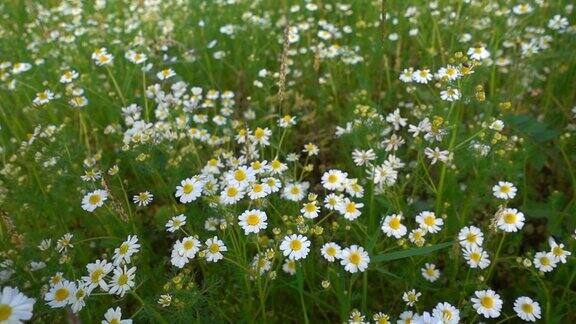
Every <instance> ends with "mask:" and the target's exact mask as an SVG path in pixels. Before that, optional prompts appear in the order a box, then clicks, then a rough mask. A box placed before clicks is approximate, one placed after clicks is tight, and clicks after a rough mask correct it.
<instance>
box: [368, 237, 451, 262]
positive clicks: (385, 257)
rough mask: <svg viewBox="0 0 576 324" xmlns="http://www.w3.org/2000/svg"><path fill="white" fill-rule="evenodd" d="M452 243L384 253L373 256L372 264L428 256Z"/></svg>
mask: <svg viewBox="0 0 576 324" xmlns="http://www.w3.org/2000/svg"><path fill="white" fill-rule="evenodd" d="M453 243H454V242H452V241H450V242H445V243H440V244H436V245H432V246H426V247H423V248H413V249H408V250H402V251H395V252H390V253H384V254H380V255H377V256H375V257H374V262H384V261H392V260H399V259H405V258H409V257H413V256H416V255H422V254H428V253H432V252H435V251H438V250H441V249H444V248H446V247H449V246H451V245H452V244H453Z"/></svg>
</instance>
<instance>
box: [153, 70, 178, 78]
mask: <svg viewBox="0 0 576 324" xmlns="http://www.w3.org/2000/svg"><path fill="white" fill-rule="evenodd" d="M175 75H176V72H174V70H172V69H170V68H168V69H164V70H162V71H160V72H158V73H156V77H157V78H158V80H161V81H164V80H168V79H169V78H171V77H173V76H175Z"/></svg>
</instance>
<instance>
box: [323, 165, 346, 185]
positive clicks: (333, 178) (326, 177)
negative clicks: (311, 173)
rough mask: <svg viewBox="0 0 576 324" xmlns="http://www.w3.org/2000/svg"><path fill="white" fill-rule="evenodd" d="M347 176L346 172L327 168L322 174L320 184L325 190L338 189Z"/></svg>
mask: <svg viewBox="0 0 576 324" xmlns="http://www.w3.org/2000/svg"><path fill="white" fill-rule="evenodd" d="M347 176H348V174H347V173H345V172H342V171H340V170H329V171H327V172H324V174H323V175H322V186H324V188H326V189H327V190H339V189H340V188H342V185H343V184H344V180H346V177H347Z"/></svg>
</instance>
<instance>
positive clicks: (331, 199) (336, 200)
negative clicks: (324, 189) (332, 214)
mask: <svg viewBox="0 0 576 324" xmlns="http://www.w3.org/2000/svg"><path fill="white" fill-rule="evenodd" d="M343 199H344V197H343V196H342V195H338V194H335V193H330V194H328V195H326V197H324V208H326V209H328V210H336V206H338V204H340V203H341V202H342V200H343Z"/></svg>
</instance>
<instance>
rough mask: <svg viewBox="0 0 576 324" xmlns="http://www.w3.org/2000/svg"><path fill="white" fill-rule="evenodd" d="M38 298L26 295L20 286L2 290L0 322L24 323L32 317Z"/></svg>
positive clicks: (0, 293) (0, 296)
mask: <svg viewBox="0 0 576 324" xmlns="http://www.w3.org/2000/svg"><path fill="white" fill-rule="evenodd" d="M34 303H36V300H35V299H33V298H28V297H26V296H25V295H24V294H23V293H21V292H20V290H18V288H12V287H4V288H2V291H0V323H9V324H11V323H22V322H24V321H27V320H29V319H31V318H32V311H33V309H34Z"/></svg>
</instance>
